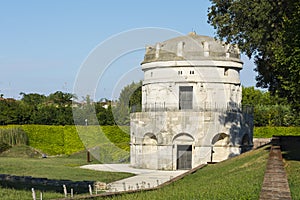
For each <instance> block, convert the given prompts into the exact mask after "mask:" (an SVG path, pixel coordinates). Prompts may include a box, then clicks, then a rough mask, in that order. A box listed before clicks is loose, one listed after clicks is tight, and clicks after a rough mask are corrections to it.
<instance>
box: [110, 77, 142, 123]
mask: <svg viewBox="0 0 300 200" xmlns="http://www.w3.org/2000/svg"><path fill="white" fill-rule="evenodd" d="M141 86H142V82H141V81H140V82H138V83H134V82H132V83H131V84H129V85H127V86H125V87H124V88H123V89H122V91H121V93H120V97H119V100H118V102H117V106H116V108H114V109H113V114H114V117H115V122H116V123H117V124H118V125H129V123H130V112H131V111H133V112H136V111H139V110H140V109H141V99H142V98H141Z"/></svg>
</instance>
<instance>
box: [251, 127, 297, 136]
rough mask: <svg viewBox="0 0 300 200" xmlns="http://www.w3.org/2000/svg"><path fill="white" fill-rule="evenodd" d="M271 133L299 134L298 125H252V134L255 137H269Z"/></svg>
mask: <svg viewBox="0 0 300 200" xmlns="http://www.w3.org/2000/svg"><path fill="white" fill-rule="evenodd" d="M273 135H281V136H285V135H293V136H300V127H272V126H265V127H254V133H253V136H254V137H255V138H271V137H272V136H273Z"/></svg>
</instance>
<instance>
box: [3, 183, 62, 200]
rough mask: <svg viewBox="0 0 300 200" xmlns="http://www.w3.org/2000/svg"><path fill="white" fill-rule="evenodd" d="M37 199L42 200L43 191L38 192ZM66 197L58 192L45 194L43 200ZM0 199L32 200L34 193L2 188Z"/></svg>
mask: <svg viewBox="0 0 300 200" xmlns="http://www.w3.org/2000/svg"><path fill="white" fill-rule="evenodd" d="M35 192H36V197H37V199H40V193H41V191H39V190H36V191H35ZM63 197H64V195H63V194H61V193H56V192H43V199H54V198H63ZM0 199H2V200H16V199H19V200H32V193H31V191H28V190H15V189H9V188H2V187H1V186H0Z"/></svg>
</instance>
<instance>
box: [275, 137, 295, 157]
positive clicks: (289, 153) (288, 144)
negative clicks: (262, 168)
mask: <svg viewBox="0 0 300 200" xmlns="http://www.w3.org/2000/svg"><path fill="white" fill-rule="evenodd" d="M280 145H281V151H282V157H283V158H284V159H286V160H295V161H300V153H299V152H300V136H280Z"/></svg>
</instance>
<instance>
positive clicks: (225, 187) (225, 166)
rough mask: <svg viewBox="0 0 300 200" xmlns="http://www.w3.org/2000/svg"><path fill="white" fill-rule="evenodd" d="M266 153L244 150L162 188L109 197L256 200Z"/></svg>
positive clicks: (163, 199) (124, 198) (162, 199)
mask: <svg viewBox="0 0 300 200" xmlns="http://www.w3.org/2000/svg"><path fill="white" fill-rule="evenodd" d="M268 153H269V152H268V150H266V148H264V149H259V150H255V151H251V152H247V153H245V154H243V155H240V156H238V157H235V158H232V159H229V160H226V161H224V162H221V163H218V164H216V165H208V166H207V167H204V168H203V169H201V170H199V171H197V172H196V173H194V174H191V175H188V176H186V177H184V178H183V179H181V180H179V181H177V182H175V183H173V184H171V185H168V186H166V187H164V188H162V189H159V190H155V191H148V192H139V193H134V194H126V195H122V196H115V197H113V198H111V199H120V200H121V199H122V200H127V199H128V200H129V199H130V200H131V199H143V200H153V199H155V200H160V199H161V200H165V199H178V200H179V199H180V200H181V199H187V200H189V199H213V200H216V199H222V200H223V199H259V194H260V190H261V186H262V182H263V177H264V171H265V167H266V163H267V158H268ZM98 199H99V200H100V199H104V198H98Z"/></svg>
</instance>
